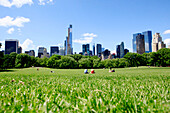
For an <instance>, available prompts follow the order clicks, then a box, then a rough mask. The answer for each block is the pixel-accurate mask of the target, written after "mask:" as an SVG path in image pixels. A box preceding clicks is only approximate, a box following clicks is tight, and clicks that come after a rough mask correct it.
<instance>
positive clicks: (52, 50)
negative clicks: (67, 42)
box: [50, 46, 59, 56]
mask: <svg viewBox="0 0 170 113" xmlns="http://www.w3.org/2000/svg"><path fill="white" fill-rule="evenodd" d="M53 54H59V47H58V46H51V47H50V56H52V55H53Z"/></svg>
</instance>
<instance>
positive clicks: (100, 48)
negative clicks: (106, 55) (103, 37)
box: [96, 44, 102, 57]
mask: <svg viewBox="0 0 170 113" xmlns="http://www.w3.org/2000/svg"><path fill="white" fill-rule="evenodd" d="M96 48H97V56H98V57H100V56H101V54H102V45H101V44H97V45H96Z"/></svg>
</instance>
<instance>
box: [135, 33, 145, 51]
mask: <svg viewBox="0 0 170 113" xmlns="http://www.w3.org/2000/svg"><path fill="white" fill-rule="evenodd" d="M136 49H137V53H139V54H143V53H145V41H144V35H142V34H139V35H138V36H137V37H136Z"/></svg>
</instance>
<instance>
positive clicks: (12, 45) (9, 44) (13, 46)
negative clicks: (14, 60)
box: [5, 39, 19, 54]
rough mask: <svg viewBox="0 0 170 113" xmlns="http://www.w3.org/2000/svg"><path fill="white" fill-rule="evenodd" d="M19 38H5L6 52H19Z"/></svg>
mask: <svg viewBox="0 0 170 113" xmlns="http://www.w3.org/2000/svg"><path fill="white" fill-rule="evenodd" d="M18 44H19V41H18V40H13V39H9V40H5V54H10V53H12V52H15V53H18Z"/></svg>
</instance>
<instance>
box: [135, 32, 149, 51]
mask: <svg viewBox="0 0 170 113" xmlns="http://www.w3.org/2000/svg"><path fill="white" fill-rule="evenodd" d="M138 35H143V36H144V45H145V53H149V52H152V31H145V32H142V33H136V34H133V39H132V46H133V52H134V53H137V41H136V38H137V36H138Z"/></svg>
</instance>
